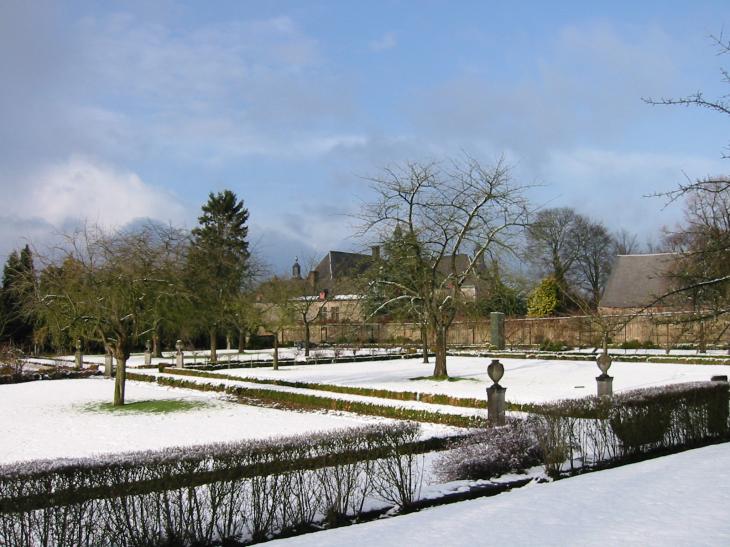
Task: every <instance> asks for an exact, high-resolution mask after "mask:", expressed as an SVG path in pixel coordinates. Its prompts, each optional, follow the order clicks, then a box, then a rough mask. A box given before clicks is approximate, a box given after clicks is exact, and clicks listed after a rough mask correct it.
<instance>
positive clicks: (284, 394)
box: [127, 374, 486, 428]
mask: <svg viewBox="0 0 730 547" xmlns="http://www.w3.org/2000/svg"><path fill="white" fill-rule="evenodd" d="M192 375H194V374H191V376H192ZM212 377H213V378H215V379H217V380H220V379H222V378H221V377H220V375H212ZM127 378H128V379H129V380H142V381H146V382H154V381H157V383H158V384H160V385H165V386H170V387H179V388H185V389H197V390H198V391H216V392H219V393H227V394H229V395H232V396H234V397H237V398H238V399H239V400H242V401H245V402H247V403H252V404H266V405H273V404H279V405H283V406H286V407H288V408H302V409H322V410H335V411H343V412H354V413H356V414H365V415H369V416H382V417H384V418H393V419H396V420H413V421H416V422H428V423H437V424H445V425H451V426H455V427H469V428H474V427H484V426H485V425H486V419H485V418H482V417H479V416H462V415H459V414H445V413H441V412H432V411H430V410H417V409H412V408H402V407H396V406H386V405H378V404H374V403H365V402H361V401H348V400H345V399H331V398H329V397H321V396H319V395H308V394H304V393H294V392H291V391H277V390H273V389H265V388H251V387H244V386H227V385H225V384H222V383H221V384H210V383H200V382H193V381H188V380H182V379H177V378H169V377H165V376H158V377H157V378H156V379H155V378H153V377H151V376H148V375H142V374H140V375H137V374H127ZM237 380H239V381H240V378H237Z"/></svg>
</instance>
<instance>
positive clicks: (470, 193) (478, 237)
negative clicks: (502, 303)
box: [361, 156, 527, 378]
mask: <svg viewBox="0 0 730 547" xmlns="http://www.w3.org/2000/svg"><path fill="white" fill-rule="evenodd" d="M370 180H371V187H372V189H373V191H374V192H375V194H376V196H377V197H376V199H375V201H374V202H372V203H370V204H369V205H366V206H365V207H364V209H363V212H362V232H361V235H363V236H365V235H372V234H373V233H374V234H375V235H376V236H377V240H378V241H383V240H384V239H385V238H386V237H387V236H389V235H390V234H392V233H393V230H394V229H395V226H397V225H400V226H401V229H402V230H403V231H404V232H405V233H406V234H407V235H408V237H409V238H411V239H413V240H415V241H418V245H416V246H415V248H414V249H413V252H414V257H413V260H414V262H415V264H416V266H417V270H418V271H420V272H422V274H423V275H418V276H415V277H410V276H407V277H405V278H404V279H383V280H377V281H376V282H377V283H382V284H385V285H389V286H391V287H394V288H395V289H397V290H396V291H395V293H396V294H394V295H393V296H392V297H390V298H389V299H388V300H386V301H385V302H384V303H383V304H382V307H387V306H390V305H395V304H397V303H400V302H402V301H411V302H414V305H417V306H420V307H422V308H423V309H424V310H425V314H426V317H428V325H429V329H430V331H431V332H432V333H433V336H434V339H435V346H436V348H435V349H436V363H435V367H434V376H435V377H441V378H443V377H446V376H447V375H448V373H447V368H446V336H447V331H448V329H449V327H450V326H451V324H452V322H453V320H454V317H455V315H456V312H457V309H458V308H459V306H460V305H461V304H462V303H463V302H464V300H465V295H464V294H463V292H462V287H463V285H464V283H465V282H466V281H467V280H468V279H471V278H473V276H474V275H475V272H476V270H477V268H478V267H479V266H480V265H481V264H483V260H484V258H485V256H486V255H490V256H491V255H492V254H493V253H494V252H495V251H497V250H500V251H504V250H506V251H514V249H515V248H516V247H515V246H516V241H515V235H516V232H517V229H519V228H522V227H524V225H525V224H526V222H527V206H526V202H525V199H524V197H523V193H522V190H523V189H522V188H521V187H519V186H517V185H515V184H514V183H513V181H512V179H511V176H510V170H509V168H508V166H507V165H506V163H505V161H504V160H503V159H500V160H499V161H497V162H496V163H495V164H494V165H493V166H489V167H486V166H482V165H481V164H480V163H479V162H478V161H477V160H475V159H474V158H471V157H469V156H464V157H463V158H462V159H458V160H451V161H449V162H446V163H445V164H439V163H426V164H423V163H407V164H405V165H403V166H401V167H398V168H393V169H386V170H385V171H384V173H383V174H382V175H381V176H379V177H375V178H372V179H370ZM469 251H472V254H468V252H469Z"/></svg>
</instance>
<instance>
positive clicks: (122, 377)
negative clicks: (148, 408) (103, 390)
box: [114, 353, 127, 406]
mask: <svg viewBox="0 0 730 547" xmlns="http://www.w3.org/2000/svg"><path fill="white" fill-rule="evenodd" d="M116 359H117V369H116V374H115V376H114V406H122V405H123V404H124V387H125V384H126V382H127V358H126V357H124V355H123V354H122V355H120V354H119V353H117V355H116Z"/></svg>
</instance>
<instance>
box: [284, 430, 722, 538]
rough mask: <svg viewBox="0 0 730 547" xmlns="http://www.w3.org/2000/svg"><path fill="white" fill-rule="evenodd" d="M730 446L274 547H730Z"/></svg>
mask: <svg viewBox="0 0 730 547" xmlns="http://www.w3.org/2000/svg"><path fill="white" fill-rule="evenodd" d="M729 505H730V444H729V443H725V444H721V445H715V446H709V447H705V448H700V449H696V450H690V451H687V452H683V453H680V454H675V455H672V456H666V457H663V458H657V459H653V460H649V461H645V462H641V463H637V464H633V465H627V466H624V467H619V468H616V469H610V470H607V471H600V472H597V473H590V474H587V475H582V476H578V477H574V478H571V479H565V480H561V481H558V482H553V483H547V484H534V485H530V486H527V487H524V488H521V489H518V490H513V491H511V492H507V493H504V494H499V495H498V496H495V497H491V498H482V499H478V500H472V501H465V502H460V503H454V504H451V505H446V506H442V507H436V508H433V509H426V510H423V511H421V512H418V513H413V514H410V515H404V516H398V517H395V518H391V519H384V520H379V521H374V522H369V523H365V524H357V525H354V526H349V527H345V528H337V529H334V530H328V531H323V532H316V533H314V534H308V535H304V536H298V537H294V538H289V539H285V540H279V541H277V542H275V543H276V545H282V546H284V545H291V546H294V545H317V546H318V547H327V546H330V545H331V546H333V547H335V546H336V547H339V546H341V545H378V546H379V547H387V546H390V545H392V546H394V547H401V546H403V545H443V546H460V545H465V546H467V545H468V546H474V545H490V546H491V545H510V546H519V545H560V546H562V545H662V546H663V545H730V520H728V519H727V508H728V506H729Z"/></svg>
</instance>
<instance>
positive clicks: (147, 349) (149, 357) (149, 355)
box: [144, 340, 152, 367]
mask: <svg viewBox="0 0 730 547" xmlns="http://www.w3.org/2000/svg"><path fill="white" fill-rule="evenodd" d="M151 364H152V352H151V351H150V341H149V340H147V341H146V342H145V344H144V366H146V367H148V366H150V365H151Z"/></svg>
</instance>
